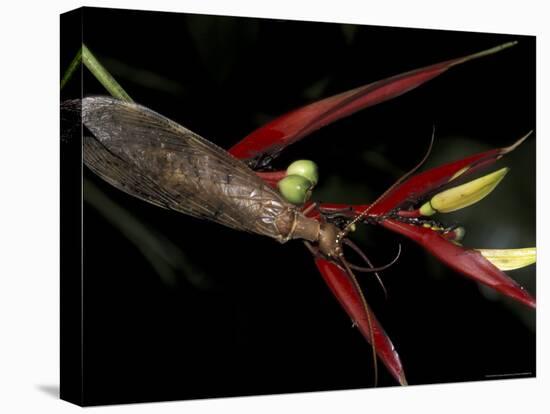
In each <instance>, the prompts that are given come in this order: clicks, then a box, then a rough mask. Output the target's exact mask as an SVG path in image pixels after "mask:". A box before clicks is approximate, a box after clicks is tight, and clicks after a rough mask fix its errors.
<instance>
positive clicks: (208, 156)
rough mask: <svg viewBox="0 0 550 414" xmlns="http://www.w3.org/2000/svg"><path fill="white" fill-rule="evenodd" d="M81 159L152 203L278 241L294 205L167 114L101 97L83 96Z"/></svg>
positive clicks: (96, 170)
mask: <svg viewBox="0 0 550 414" xmlns="http://www.w3.org/2000/svg"><path fill="white" fill-rule="evenodd" d="M82 122H83V124H84V125H85V126H86V127H87V128H88V129H89V130H90V132H91V133H92V135H93V136H89V135H85V137H84V162H85V163H86V165H87V166H88V167H89V168H90V169H91V170H92V171H94V172H95V173H96V174H98V175H99V176H101V177H102V178H103V179H105V180H106V181H107V182H109V183H110V184H112V185H113V186H115V187H117V188H119V189H120V190H122V191H125V192H127V193H129V194H131V195H133V196H136V197H138V198H141V199H142V200H145V201H148V202H150V203H152V204H155V205H157V206H159V207H163V208H167V209H171V210H175V211H179V212H182V213H185V214H189V215H191V216H194V217H198V218H202V219H207V220H211V221H214V222H217V223H220V224H223V225H225V226H228V227H232V228H234V229H238V230H243V231H249V232H253V233H258V234H262V235H266V236H269V237H273V238H275V239H277V240H279V241H283V240H284V236H285V235H284V234H281V231H280V229H279V228H278V227H277V219H278V218H279V217H280V216H281V215H282V214H286V213H288V212H289V211H292V210H294V207H293V206H292V205H290V204H288V203H287V202H286V201H284V200H283V199H282V198H281V196H280V195H279V194H278V193H277V192H276V191H275V190H273V189H272V188H270V187H269V186H267V185H266V184H264V182H263V181H262V180H261V179H260V178H258V177H257V176H256V174H255V173H254V172H253V171H252V170H251V169H249V168H248V167H247V166H246V165H245V164H244V163H243V162H241V161H239V160H237V159H235V158H234V157H232V156H231V155H229V154H228V153H227V152H226V151H224V150H223V149H221V148H219V147H218V146H216V145H214V144H212V143H211V142H209V141H207V140H205V139H204V138H202V137H200V136H198V135H197V134H195V133H193V132H191V131H189V130H188V129H186V128H184V127H183V126H181V125H179V124H177V123H175V122H173V121H170V120H169V119H168V118H166V117H164V116H162V115H160V114H158V113H156V112H154V111H152V110H150V109H147V108H145V107H143V106H141V105H138V104H135V103H127V102H123V101H120V100H117V99H114V98H108V97H90V98H84V99H83V100H82Z"/></svg>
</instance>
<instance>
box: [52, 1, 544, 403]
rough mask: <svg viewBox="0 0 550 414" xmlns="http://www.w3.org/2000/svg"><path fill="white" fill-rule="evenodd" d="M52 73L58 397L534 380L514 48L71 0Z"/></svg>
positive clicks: (522, 69)
mask: <svg viewBox="0 0 550 414" xmlns="http://www.w3.org/2000/svg"><path fill="white" fill-rule="evenodd" d="M60 77H61V92H60V93H61V100H60V113H61V143H60V145H61V398H63V399H65V400H67V401H70V402H73V403H76V404H79V405H100V404H119V403H131V402H132V403H134V402H147V401H162V400H184V399H197V398H213V397H231V396H248V395H263V394H282V393H295V392H310V391H332V390H345V389H357V388H372V387H393V386H396V387H399V386H406V385H409V386H414V385H420V384H437V383H448V382H462V381H482V380H502V379H525V378H528V377H534V376H535V374H536V372H535V293H536V292H535V266H534V263H535V260H536V251H535V146H536V130H535V38H534V37H530V36H523V35H518V34H488V33H467V32H457V31H442V30H423V29H408V28H394V27H379V26H366V25H348V24H337V23H324V22H302V21H286V20H274V19H258V18H242V17H228V16H210V15H196V14H185V13H158V12H152V11H131V10H114V9H99V8H88V7H86V8H81V9H78V10H75V11H71V12H68V13H66V14H63V15H62V16H61V74H60ZM434 392H435V391H434Z"/></svg>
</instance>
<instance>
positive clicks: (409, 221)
mask: <svg viewBox="0 0 550 414" xmlns="http://www.w3.org/2000/svg"><path fill="white" fill-rule="evenodd" d="M516 43H517V42H509V43H505V44H503V45H500V46H496V47H494V48H491V49H488V50H485V51H481V52H478V53H474V54H471V55H468V56H465V57H462V58H457V59H451V60H447V61H444V62H441V63H436V64H433V65H430V66H426V67H423V68H420V69H415V70H412V71H409V72H406V73H402V74H399V75H395V76H392V77H389V78H387V79H383V80H380V81H377V82H373V83H370V84H367V85H364V86H360V87H358V88H355V89H352V90H349V91H346V92H343V93H340V94H337V95H334V96H331V97H328V98H325V99H322V100H320V101H317V102H314V103H311V104H309V105H306V106H304V107H301V108H298V109H295V110H293V111H291V112H289V113H287V114H284V115H282V116H280V117H278V118H276V119H274V120H273V121H271V122H269V123H267V124H266V125H264V126H262V127H260V128H258V129H257V130H255V131H253V132H252V133H251V134H249V135H248V136H246V137H245V138H244V139H243V140H241V141H240V142H238V143H237V144H235V145H234V146H233V147H232V148H231V149H229V152H230V153H231V154H232V155H233V156H235V157H237V158H240V159H243V160H246V161H247V162H248V163H249V165H251V166H252V167H254V168H256V167H265V166H268V165H269V162H270V161H271V160H272V159H273V158H275V157H276V156H277V155H278V154H279V153H280V152H281V151H282V150H283V149H284V148H285V147H287V146H288V145H290V144H292V143H295V142H297V141H298V140H300V139H302V138H304V137H306V136H307V135H309V134H311V133H312V132H314V131H315V130H317V129H319V128H322V127H323V126H326V125H328V124H330V123H332V122H335V121H337V120H339V119H342V118H344V117H347V116H349V115H351V114H353V113H355V112H357V111H359V110H362V109H364V108H367V107H370V106H373V105H376V104H379V103H381V102H385V101H388V100H390V99H393V98H395V97H397V96H400V95H402V94H404V93H406V92H408V91H410V90H412V89H414V88H416V87H418V86H420V85H422V84H424V83H426V82H428V81H429V80H431V79H433V78H435V77H437V76H439V75H441V74H443V73H444V72H445V71H447V70H448V69H449V68H451V67H454V66H456V65H459V64H462V63H464V62H467V61H470V60H473V59H476V58H479V57H483V56H488V55H491V54H493V53H497V52H500V51H502V50H504V49H507V48H509V47H511V46H513V45H515V44H516ZM528 135H529V134H527V135H526V136H525V137H523V138H522V139H520V140H519V141H518V142H516V143H515V144H513V145H512V146H509V147H505V148H498V149H494V150H490V151H486V152H482V153H479V154H475V155H472V156H470V157H467V158H464V159H462V160H458V161H455V162H453V163H449V164H445V165H443V166H440V167H438V168H434V169H431V170H429V171H426V172H423V173H419V174H417V175H414V176H412V177H410V178H408V179H407V180H405V181H404V182H402V183H400V184H399V185H397V186H395V187H394V188H393V189H392V190H391V191H389V192H388V193H387V194H384V196H383V197H382V198H381V199H379V200H377V202H376V203H375V205H373V206H369V205H343V204H329V203H325V204H321V205H320V206H319V207H320V208H322V209H323V210H324V211H330V210H331V209H332V210H334V211H337V212H339V214H342V211H346V209H348V210H347V211H349V215H350V217H351V216H356V215H357V214H360V213H362V212H364V211H365V209H367V208H369V211H368V216H369V217H370V218H372V219H373V220H370V221H374V222H378V224H380V225H382V226H384V227H385V228H387V229H389V230H392V231H395V232H397V233H400V234H402V235H404V236H406V237H409V238H410V239H412V240H414V241H415V242H417V243H419V244H420V245H422V246H423V247H424V248H425V249H426V250H428V251H429V252H430V253H432V254H433V255H435V256H436V257H437V258H439V259H440V260H441V261H442V262H444V263H445V264H447V265H449V266H450V267H452V268H453V269H455V270H456V271H458V272H459V273H462V274H464V275H466V276H469V277H471V278H473V279H474V280H477V281H478V282H480V283H483V284H485V285H487V286H490V287H492V288H494V289H496V290H498V291H499V292H501V293H503V294H505V295H508V296H510V297H512V298H515V299H517V300H519V301H520V302H522V303H525V304H527V305H529V306H532V307H535V299H534V298H532V297H531V296H530V295H529V293H528V292H526V291H525V289H523V288H522V287H521V286H519V285H518V284H517V283H516V282H515V281H514V280H513V279H511V278H509V277H508V276H507V275H506V274H504V273H503V272H502V270H512V269H515V268H519V267H523V266H526V265H529V264H531V263H534V261H535V258H536V257H535V256H536V252H535V249H534V248H532V249H512V250H487V249H478V250H476V249H468V248H464V247H462V246H461V245H460V244H459V242H460V240H462V238H463V237H464V234H465V230H464V228H462V227H453V228H445V227H444V226H443V225H440V224H439V223H436V222H434V221H432V220H428V219H426V218H425V217H427V216H429V215H433V214H435V213H436V212H442V213H444V212H451V211H454V210H457V209H460V208H464V207H467V206H468V205H471V204H473V203H476V202H478V201H480V200H481V199H482V198H484V197H485V196H487V195H488V194H489V193H490V192H491V191H493V190H494V188H495V187H496V186H497V185H498V183H499V182H500V180H502V178H503V177H504V175H505V174H506V172H507V171H508V170H507V169H502V170H499V171H497V172H495V173H492V174H489V175H487V176H485V177H482V178H480V179H477V180H474V181H471V182H470V183H466V184H462V185H457V186H454V188H448V187H449V186H450V185H451V184H452V183H453V181H455V180H459V179H462V178H464V177H466V176H467V175H469V174H472V173H474V172H476V171H478V170H479V169H480V168H482V167H486V166H489V165H490V164H492V163H494V162H495V161H497V160H498V159H500V158H501V157H502V156H504V155H505V154H507V153H509V152H510V151H512V150H514V149H515V148H516V147H517V146H518V145H520V144H521V142H523V140H525V139H526V138H527V136H528ZM257 174H258V176H260V177H261V178H262V179H263V180H264V181H265V182H266V183H267V184H269V185H271V186H272V187H274V188H277V186H278V183H279V181H281V180H282V179H284V178H285V177H287V175H288V174H287V171H258V172H257ZM438 190H440V191H438ZM434 193H437V194H436V195H435V196H433V197H429V196H430V195H433V194H434ZM427 197H429V198H428V199H426V198H427ZM416 204H419V205H416ZM309 206H310V204H309V203H306V204H305V205H304V209H305V210H308V211H309V212H308V216H310V217H315V218H319V217H320V213H319V210H318V209H317V210H316V209H308V207H309ZM315 263H316V265H317V268H318V270H319V272H320V273H321V275H322V277H323V279H324V280H325V282H326V283H327V285H328V286H329V288H330V289H331V291H332V292H333V293H334V295H335V296H336V298H337V299H338V301H339V302H340V304H341V305H342V307H343V308H344V309H345V311H346V312H347V314H348V315H349V317H350V318H351V319H352V320H353V321H354V323H355V324H356V325H357V327H358V328H359V330H360V331H361V333H362V335H363V336H364V337H365V339H366V340H367V341H368V342H369V343H370V344H371V345H372V346H373V348H374V349H375V351H376V354H377V355H378V357H379V358H380V360H381V361H382V362H383V363H384V365H385V366H386V367H387V369H388V371H389V372H390V373H391V375H392V376H393V377H394V378H395V379H396V381H397V382H398V383H399V384H401V385H406V384H407V381H406V379H405V373H404V370H403V366H402V364H401V361H400V358H399V355H398V354H397V352H396V350H395V348H394V346H393V344H392V342H391V340H390V339H389V337H388V335H387V334H386V333H385V331H384V330H383V329H382V327H381V326H380V324H379V323H378V321H377V319H376V318H375V317H374V314H373V313H372V311H371V310H370V309H367V306H368V305H367V304H366V302H365V301H364V298H363V297H362V294H361V292H359V291H358V290H357V287H356V285H355V284H354V283H352V279H351V277H350V275H349V274H348V273H347V272H346V271H345V270H344V269H342V268H341V267H340V266H339V265H337V264H336V263H334V262H331V261H329V260H326V259H324V258H321V257H317V258H316V259H315Z"/></svg>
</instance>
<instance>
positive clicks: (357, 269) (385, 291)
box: [342, 239, 401, 299]
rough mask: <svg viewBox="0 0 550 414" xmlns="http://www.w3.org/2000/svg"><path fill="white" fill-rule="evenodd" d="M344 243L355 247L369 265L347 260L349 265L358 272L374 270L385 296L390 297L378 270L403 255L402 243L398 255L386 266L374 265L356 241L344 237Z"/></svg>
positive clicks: (393, 262)
mask: <svg viewBox="0 0 550 414" xmlns="http://www.w3.org/2000/svg"><path fill="white" fill-rule="evenodd" d="M342 243H344V244H345V245H346V246H349V247H351V248H352V249H353V251H354V252H355V253H357V254H358V255H359V257H361V259H363V261H364V262H365V263H366V264H367V265H368V267H362V266H357V265H354V264H352V263H350V262H348V261H347V260H346V262H347V264H348V266H349V267H350V268H351V269H353V270H356V271H358V272H364V273H371V272H374V276H376V279H377V280H378V283H379V284H380V286H381V287H382V290H383V291H384V296H385V298H386V299H387V298H388V291H387V290H386V287H385V286H384V283H383V282H382V278H381V277H380V275H379V274H378V272H380V271H382V270H385V269H387V268H389V267H390V266H392V265H394V264H395V262H397V260H398V259H399V257H400V256H401V244H399V245H398V251H397V255H396V256H395V257H394V258H393V260H392V261H391V262H390V263H388V264H386V265H384V266H380V267H374V265H373V264H372V262H371V261H370V259H369V258H368V257H367V255H366V254H365V253H364V252H363V251H362V250H361V249H360V248H359V247H358V246H357V245H356V244H355V243H353V242H352V241H351V240H349V239H344V240H343V241H342ZM342 259H343V260H345V259H344V258H343V257H342Z"/></svg>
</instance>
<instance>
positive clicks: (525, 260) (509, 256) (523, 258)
mask: <svg viewBox="0 0 550 414" xmlns="http://www.w3.org/2000/svg"><path fill="white" fill-rule="evenodd" d="M476 250H477V251H478V252H480V253H481V254H482V255H483V257H485V258H486V259H487V260H489V261H490V262H491V263H492V264H493V265H495V266H496V267H497V268H499V269H500V270H503V271H506V270H514V269H520V268H522V267H526V266H529V265H530V264H533V263H535V262H536V260H537V249H536V248H535V247H527V248H524V249H476Z"/></svg>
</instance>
